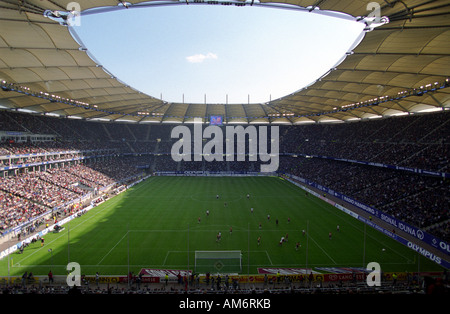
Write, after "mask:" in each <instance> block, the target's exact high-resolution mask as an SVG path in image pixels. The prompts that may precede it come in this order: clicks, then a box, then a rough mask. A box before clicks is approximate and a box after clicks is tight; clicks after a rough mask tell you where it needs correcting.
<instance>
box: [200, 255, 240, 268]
mask: <svg viewBox="0 0 450 314" xmlns="http://www.w3.org/2000/svg"><path fill="white" fill-rule="evenodd" d="M241 271H242V253H241V251H195V272H196V273H208V272H209V273H240V272H241Z"/></svg>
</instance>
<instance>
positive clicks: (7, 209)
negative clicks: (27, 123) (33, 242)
mask: <svg viewBox="0 0 450 314" xmlns="http://www.w3.org/2000/svg"><path fill="white" fill-rule="evenodd" d="M139 173H140V172H139V170H138V169H136V168H135V167H133V165H132V163H129V162H126V161H124V160H121V159H119V158H117V159H106V160H101V161H95V162H91V163H88V164H83V163H76V164H72V165H66V166H61V167H54V168H49V169H47V170H46V171H33V172H31V171H30V172H28V171H25V172H22V173H18V174H17V175H13V176H5V177H3V178H1V180H0V230H1V231H2V232H4V231H7V230H9V229H11V228H13V227H15V226H17V225H19V224H21V223H25V222H28V221H30V220H31V219H32V218H34V217H37V216H40V215H41V214H43V213H45V212H47V211H51V210H52V209H54V208H57V207H61V206H63V205H64V204H67V203H70V202H73V201H76V200H78V199H80V197H82V196H83V195H86V194H88V193H90V192H92V191H94V190H97V191H98V190H100V189H102V188H105V187H107V186H110V185H113V184H114V183H116V182H120V181H121V180H124V179H127V178H129V177H132V176H136V175H138V174H139Z"/></svg>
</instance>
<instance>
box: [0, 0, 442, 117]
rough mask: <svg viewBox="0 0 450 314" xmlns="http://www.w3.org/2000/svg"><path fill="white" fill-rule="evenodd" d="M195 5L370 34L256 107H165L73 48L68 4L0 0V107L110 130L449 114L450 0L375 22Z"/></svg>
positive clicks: (347, 9) (401, 4)
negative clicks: (343, 22)
mask: <svg viewBox="0 0 450 314" xmlns="http://www.w3.org/2000/svg"><path fill="white" fill-rule="evenodd" d="M194 2H195V4H198V3H200V2H205V3H206V2H207V3H208V4H223V3H226V4H232V5H247V6H249V5H255V6H257V5H258V6H279V5H285V6H288V7H291V8H296V9H302V10H309V11H312V12H314V10H321V12H327V11H335V12H342V13H345V14H346V15H349V16H351V17H354V18H355V19H363V21H364V22H365V23H366V24H367V28H368V30H367V31H366V32H365V33H364V38H363V39H362V41H361V42H360V43H359V45H357V46H356V47H355V48H354V49H353V50H352V51H351V52H349V53H348V54H347V55H346V56H344V58H343V60H342V62H341V63H340V64H338V65H337V66H336V67H335V68H333V69H330V71H329V73H327V75H325V76H323V77H322V78H321V79H319V80H318V81H316V82H314V83H313V84H311V85H310V86H308V87H307V88H303V89H301V90H299V91H297V92H295V93H292V94H291V95H286V96H285V97H282V98H280V99H276V100H273V101H270V102H268V103H263V104H262V103H258V104H251V103H250V104H228V105H226V104H200V103H197V104H184V103H169V102H165V101H163V100H161V99H158V98H156V97H153V96H151V95H146V94H143V93H141V92H139V91H137V90H135V89H133V88H132V87H130V86H126V85H125V84H124V83H122V82H121V81H120V78H116V77H114V76H113V75H112V74H110V73H109V72H108V71H107V70H106V69H104V68H103V67H102V66H101V65H100V64H98V63H97V62H96V61H95V58H93V57H91V56H89V52H88V51H87V50H86V48H85V47H80V44H79V43H78V42H77V41H76V40H74V38H73V37H72V34H71V32H70V27H68V26H67V25H65V24H67V19H66V16H67V13H68V12H69V10H68V9H67V6H68V4H69V3H74V2H71V1H70V0H0V83H1V86H2V89H0V108H16V109H24V110H31V111H35V112H42V113H47V114H48V113H52V114H59V115H62V116H76V117H82V118H85V119H98V118H102V119H107V120H112V121H121V120H128V121H129V120H131V121H136V122H167V121H170V122H174V121H178V122H189V121H190V120H193V119H194V118H197V117H201V118H205V119H206V120H207V119H208V117H209V116H211V115H222V116H223V117H224V119H225V121H226V122H227V123H233V122H237V123H268V122H270V123H292V124H296V123H301V122H308V121H319V122H324V121H336V120H337V121H347V120H353V119H364V118H371V117H380V116H388V115H395V114H404V113H409V112H417V111H420V110H423V109H435V108H437V109H444V108H450V92H449V90H450V89H448V88H446V87H448V86H449V77H450V1H449V0H436V1H429V0H410V1H408V0H404V1H396V0H385V1H379V4H380V11H379V12H381V15H382V19H381V20H374V14H373V13H374V12H375V11H373V10H372V11H371V8H372V7H368V5H371V4H374V3H375V2H370V1H366V0H365V1H362V0H287V1H283V0H278V1H277V3H275V2H269V1H266V0H260V1H252V0H247V1H246V2H242V1H238V0H229V1H225V0H218V1H206V0H205V1H203V0H195V1H193V0H192V1H191V4H193V3H194ZM76 3H78V4H79V6H80V8H82V10H81V11H82V14H83V13H84V12H88V11H89V10H92V9H95V8H96V7H100V6H101V7H102V8H103V10H109V9H110V10H112V9H126V7H131V6H150V5H173V4H176V5H186V4H189V0H183V1H164V2H163V1H148V2H143V1H133V0H130V1H128V2H124V1H118V0H105V1H92V0H78V1H77V2H76ZM69 9H74V10H79V9H78V8H76V7H73V8H69ZM75 17H76V15H75ZM380 21H382V23H380V24H379V25H377V24H375V23H378V22H380ZM374 22H375V23H374ZM381 24H383V25H381ZM375 26H376V27H375ZM299 88H300V87H299Z"/></svg>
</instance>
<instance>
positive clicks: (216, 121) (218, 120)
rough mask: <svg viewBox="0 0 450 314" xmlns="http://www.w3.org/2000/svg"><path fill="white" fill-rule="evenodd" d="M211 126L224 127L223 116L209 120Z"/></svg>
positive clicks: (212, 117)
mask: <svg viewBox="0 0 450 314" xmlns="http://www.w3.org/2000/svg"><path fill="white" fill-rule="evenodd" d="M209 123H210V125H222V124H223V120H222V116H211V117H210V120H209Z"/></svg>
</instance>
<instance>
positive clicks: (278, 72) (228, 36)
mask: <svg viewBox="0 0 450 314" xmlns="http://www.w3.org/2000/svg"><path fill="white" fill-rule="evenodd" d="M364 26H365V25H364V24H363V23H359V22H356V20H355V19H351V18H349V16H346V17H345V18H340V17H336V16H330V15H326V14H315V13H314V12H309V11H307V10H284V9H274V8H267V7H262V6H258V7H250V6H239V7H237V6H222V5H221V6H210V5H177V6H155V7H147V8H141V9H139V10H127V9H123V10H117V11H112V12H108V13H97V14H87V15H85V16H84V15H83V13H82V14H81V19H80V23H79V26H74V27H72V30H73V31H74V32H75V33H76V35H77V36H78V37H79V39H81V41H82V45H84V46H83V47H85V48H87V49H88V50H87V51H88V53H89V54H90V55H91V56H92V57H94V59H95V60H96V62H98V63H99V64H100V65H102V66H103V67H104V68H105V69H106V70H107V71H108V72H110V73H112V74H113V76H114V77H117V78H118V79H119V80H120V81H122V82H123V83H124V84H126V85H129V86H132V87H133V88H135V89H137V90H139V91H141V92H143V93H145V94H148V95H150V96H153V97H156V98H161V99H162V100H164V101H168V102H176V103H221V104H233V103H241V104H242V103H247V102H248V103H264V102H268V101H271V100H275V99H278V98H281V97H283V96H286V95H289V94H291V93H293V92H295V91H297V90H299V89H302V88H303V87H305V86H307V85H309V84H311V83H313V82H314V81H316V80H317V79H319V78H320V77H321V76H323V75H325V74H326V73H327V72H329V71H330V69H332V68H334V67H335V66H336V65H337V64H338V63H340V62H341V61H342V60H343V59H344V58H345V56H346V55H347V54H349V53H351V50H352V49H353V48H354V47H355V46H356V45H357V44H358V43H359V41H360V40H361V39H362V37H363V33H364V30H363V29H364Z"/></svg>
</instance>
